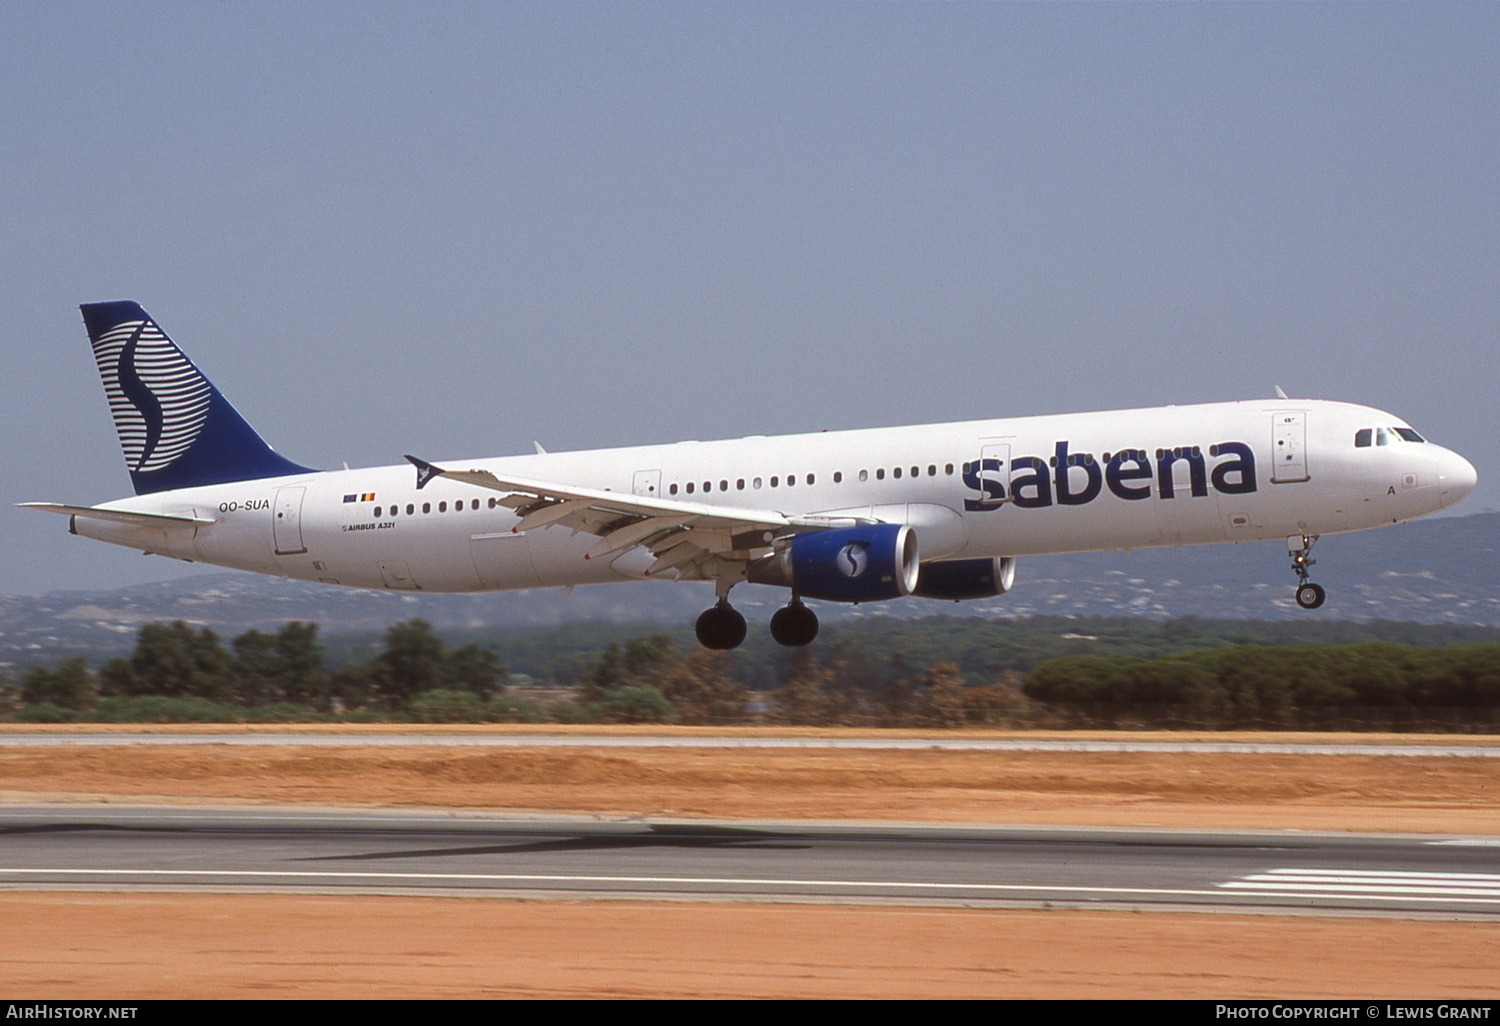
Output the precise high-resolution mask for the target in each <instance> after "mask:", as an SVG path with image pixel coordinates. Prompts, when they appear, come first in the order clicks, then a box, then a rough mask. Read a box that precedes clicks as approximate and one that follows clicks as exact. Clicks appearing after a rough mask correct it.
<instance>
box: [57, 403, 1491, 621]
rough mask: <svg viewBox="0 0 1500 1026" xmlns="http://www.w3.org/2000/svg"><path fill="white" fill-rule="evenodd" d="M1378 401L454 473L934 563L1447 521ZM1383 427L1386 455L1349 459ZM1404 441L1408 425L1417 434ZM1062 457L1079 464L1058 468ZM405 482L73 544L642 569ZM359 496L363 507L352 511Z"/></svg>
mask: <svg viewBox="0 0 1500 1026" xmlns="http://www.w3.org/2000/svg"><path fill="white" fill-rule="evenodd" d="M1398 427H1399V428H1403V429H1404V428H1406V425H1405V422H1404V421H1402V420H1400V419H1399V418H1396V417H1393V416H1392V415H1390V414H1388V413H1382V412H1380V411H1378V410H1374V409H1371V408H1369V407H1365V406H1357V405H1352V404H1348V403H1339V402H1328V401H1320V400H1282V399H1277V400H1267V401H1245V402H1232V403H1213V404H1205V405H1199V406H1171V407H1163V408H1159V409H1143V410H1125V411H1114V412H1103V413H1083V414H1069V415H1062V416H1047V417H1025V418H1016V419H1009V420H986V421H969V422H964V423H952V424H933V425H923V426H916V427H899V428H881V429H871V430H859V431H839V432H823V433H819V434H806V435H787V436H781V437H750V438H740V439H732V440H725V441H716V442H678V443H675V444H671V445H654V446H642V447H637V448H621V449H603V450H595V451H590V452H571V453H539V454H536V455H525V456H508V457H497V458H491V459H477V460H457V461H445V463H446V465H448V466H450V467H453V468H460V467H461V468H463V469H466V470H467V469H483V470H489V471H491V472H493V473H494V474H496V475H497V476H500V477H514V478H529V479H536V480H546V481H561V482H570V483H572V484H575V485H578V486H584V487H590V488H595V489H607V490H611V491H616V492H620V493H622V494H632V493H635V494H641V495H649V496H653V497H660V498H663V499H675V500H691V501H693V502H696V503H702V504H707V505H715V504H717V505H723V506H731V507H735V508H739V509H744V508H756V509H765V510H772V511H777V512H779V513H782V514H785V515H788V516H794V515H808V514H834V515H842V516H857V517H868V518H874V519H877V520H884V521H891V522H895V523H905V524H909V525H911V526H912V528H913V530H914V531H915V532H916V535H917V538H918V542H919V545H920V552H921V559H922V560H924V561H928V560H945V559H969V558H977V557H1000V556H1029V555H1040V554H1045V553H1060V552H1085V551H1101V550H1111V549H1131V548H1145V547H1151V546H1168V545H1200V544H1209V543H1214V542H1237V541H1257V540H1265V539H1271V538H1286V537H1288V536H1294V535H1308V536H1313V535H1322V534H1333V533H1337V532H1342V531H1358V530H1364V529H1366V528H1372V527H1379V526H1382V525H1385V524H1391V523H1399V522H1402V521H1406V520H1411V519H1414V518H1416V517H1420V516H1424V515H1426V514H1429V513H1434V512H1437V511H1438V510H1441V509H1443V508H1445V507H1447V506H1451V505H1452V504H1454V503H1455V502H1457V501H1459V500H1460V499H1462V498H1463V497H1464V496H1465V495H1467V494H1468V493H1469V491H1471V490H1472V489H1473V487H1474V484H1475V472H1474V468H1473V467H1472V466H1471V465H1470V464H1469V463H1468V462H1467V461H1466V460H1464V459H1463V458H1462V457H1461V456H1459V455H1457V454H1456V453H1453V452H1451V451H1449V450H1447V449H1444V448H1442V447H1440V446H1437V445H1434V444H1431V443H1429V442H1422V441H1412V440H1409V439H1404V438H1402V437H1401V435H1399V434H1397V433H1396V432H1395V431H1394V430H1392V429H1394V428H1398ZM1364 429H1373V430H1374V431H1378V432H1379V435H1378V436H1376V435H1374V434H1372V435H1370V436H1367V437H1370V438H1372V439H1373V438H1376V437H1378V438H1379V439H1380V440H1381V442H1382V443H1384V444H1375V443H1374V442H1373V441H1372V442H1371V444H1367V445H1363V446H1358V445H1356V433H1357V432H1360V431H1362V430H1364ZM1408 433H1409V429H1408ZM1059 456H1061V457H1062V459H1063V461H1064V462H1065V463H1067V464H1070V465H1068V466H1065V467H1062V468H1059V467H1057V466H1056V465H1055V464H1056V462H1057V461H1058V457H1059ZM416 484H417V482H416V474H415V472H414V469H413V468H412V467H411V466H406V465H400V466H389V467H377V468H372V469H366V470H339V471H325V472H318V473H307V474H298V475H294V476H288V477H278V478H268V479H261V480H255V481H246V482H242V483H238V484H226V485H213V486H206V487H198V488H188V489H182V490H177V491H169V492H159V493H156V494H151V495H143V496H137V497H134V498H130V499H122V500H119V501H118V502H112V503H107V504H105V506H104V507H103V508H107V509H117V510H129V511H135V512H142V513H158V514H174V515H188V516H194V517H197V518H199V519H200V520H208V521H212V522H211V523H198V524H196V525H192V526H188V527H171V526H168V527H164V528H156V527H144V526H137V525H134V524H124V523H116V522H111V521H105V520H98V519H87V518H84V517H77V518H75V521H74V530H75V531H76V532H77V533H79V534H82V535H86V536H88V537H91V538H97V539H100V540H102V541H108V542H112V543H115V544H119V545H126V546H130V547H132V548H139V549H142V550H145V551H148V552H155V553H160V554H163V555H167V556H173V557H176V558H180V559H188V560H194V561H198V562H204V563H211V564H215V565H218V566H226V567H234V568H237V569H241V570H250V571H254V572H257V573H266V574H275V575H278V576H284V577H293V578H298V579H301V580H309V581H323V582H326V583H329V584H343V585H352V586H355V587H362V588H395V589H422V590H427V591H448V592H467V591H485V590H501V589H515V588H535V587H547V586H556V585H575V584H594V583H603V582H609V581H621V580H629V579H640V578H641V577H643V576H644V573H645V570H646V568H647V567H648V566H650V565H651V563H652V556H651V554H650V553H648V552H646V551H644V550H642V549H626V550H625V551H623V552H617V553H611V554H610V555H609V556H608V557H607V558H602V559H589V558H586V556H587V555H588V553H589V552H590V550H592V549H594V548H595V546H596V545H597V544H598V539H597V538H596V537H594V536H592V535H589V534H586V533H577V534H575V533H574V532H572V531H570V530H569V529H567V528H565V527H547V528H539V529H532V530H528V531H526V532H524V533H516V532H514V531H513V530H512V528H513V527H514V526H515V525H516V524H517V523H518V517H517V514H516V513H515V512H514V511H513V510H512V509H510V508H508V507H506V506H504V505H501V504H499V503H498V502H497V493H496V492H495V491H493V490H488V489H484V488H480V487H476V486H474V485H472V484H467V483H464V482H460V481H454V480H450V479H445V478H437V479H435V480H433V481H431V482H430V483H429V484H428V485H427V486H426V487H425V488H422V489H420V490H419V489H418V488H417V486H416ZM351 497H352V498H351Z"/></svg>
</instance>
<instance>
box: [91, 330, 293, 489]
mask: <svg viewBox="0 0 1500 1026" xmlns="http://www.w3.org/2000/svg"><path fill="white" fill-rule="evenodd" d="M82 310H83V323H84V326H85V327H87V328H88V333H89V342H91V343H92V344H93V347H94V360H95V361H96V362H97V363H98V365H99V376H100V378H102V379H103V381H104V394H105V397H106V398H107V399H108V400H109V411H110V413H111V414H112V415H113V416H114V421H115V431H116V432H117V433H118V434H119V436H120V448H121V449H123V450H124V453H125V463H126V466H127V467H129V469H130V480H131V483H132V484H133V485H135V491H136V494H138V495H145V494H147V493H150V492H162V491H167V490H169V489H173V488H192V487H194V486H196V485H208V484H223V483H225V482H229V481H251V480H255V479H257V478H263V477H281V476H284V475H287V474H301V473H307V472H308V468H307V467H301V466H298V465H297V464H295V463H293V462H291V461H290V460H288V459H286V458H285V457H284V456H281V455H280V454H279V453H277V452H276V451H275V450H274V449H272V448H271V447H270V446H269V445H267V444H266V443H265V441H264V440H263V439H262V438H261V437H260V435H258V434H256V431H255V429H254V428H253V427H251V426H250V424H249V422H247V421H246V420H245V418H244V417H242V416H240V414H239V411H237V410H236V409H235V408H234V407H233V406H231V405H230V404H229V400H227V399H225V398H224V396H223V395H222V394H221V393H220V392H219V390H218V389H217V388H215V387H214V386H213V383H212V382H211V381H209V380H208V378H206V377H204V376H203V372H202V371H200V370H199V369H198V368H197V367H196V366H194V364H193V361H191V360H189V359H188V358H187V355H186V354H184V353H183V351H182V350H181V349H178V348H177V345H176V343H174V342H173V341H172V340H171V339H170V338H168V337H167V334H166V332H164V331H162V330H161V328H160V327H159V326H158V325H157V323H156V322H155V321H154V320H152V319H151V315H150V314H148V313H146V311H145V310H143V309H141V307H140V304H138V303H133V302H129V301H121V302H114V303H87V304H85V305H84V306H83V307H82Z"/></svg>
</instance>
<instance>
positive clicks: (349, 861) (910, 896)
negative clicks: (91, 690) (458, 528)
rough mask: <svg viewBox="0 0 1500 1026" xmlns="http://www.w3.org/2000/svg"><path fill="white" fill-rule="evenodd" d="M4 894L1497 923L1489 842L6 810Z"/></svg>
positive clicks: (1, 836) (133, 809) (1499, 876)
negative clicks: (236, 894)
mask: <svg viewBox="0 0 1500 1026" xmlns="http://www.w3.org/2000/svg"><path fill="white" fill-rule="evenodd" d="M0 888H3V889H6V890H39V889H68V890H76V889H108V890H130V889H141V890H172V891H194V890H213V891H231V890H233V891H238V890H253V891H270V892H281V891H285V892H288V893H299V892H300V893H307V892H317V893H403V894H413V893H416V894H468V895H492V896H497V897H500V896H505V897H515V896H522V897H534V898H541V897H554V898H556V897H563V898H574V899H584V898H603V897H608V898H622V897H624V898H641V899H653V900H660V899H664V898H666V899H676V900H691V901H715V900H753V901H797V902H819V903H824V902H855V903H903V904H940V905H942V904H953V905H964V906H1039V905H1068V906H1080V905H1081V906H1087V907H1134V908H1163V909H1165V908H1217V909H1222V910H1230V909H1237V910H1241V911H1244V910H1255V909H1265V910H1270V909H1276V910H1280V911H1286V910H1301V911H1320V912H1333V913H1347V912H1352V911H1373V912H1379V913H1382V914H1386V915H1390V914H1401V915H1407V914H1441V915H1444V916H1463V917H1475V918H1490V917H1497V916H1500V840H1497V839H1495V838H1480V837H1475V838H1461V837H1447V838H1443V837H1410V836H1391V835H1352V834H1304V833H1293V832H1265V833H1248V832H1214V831H1205V832H1189V831H1146V830H1097V829H1035V828H996V827H970V828H965V827H952V826H919V825H913V826H890V825H880V826H862V825H849V824H812V825H809V824H804V823H796V824H790V823H746V822H739V821H737V822H733V823H730V822H702V821H692V822H681V821H638V820H601V819H586V818H564V817H556V818H536V817H533V818H515V817H505V816H483V815H474V814H466V813H465V814H459V813H447V812H428V811H411V812H393V811H389V810H378V811H376V810H306V809H213V808H184V807H171V808H162V807H142V806H117V807H109V806H94V805H90V806H79V805H66V806H33V805H28V806H13V807H7V808H0Z"/></svg>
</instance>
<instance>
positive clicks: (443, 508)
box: [438, 502, 448, 513]
mask: <svg viewBox="0 0 1500 1026" xmlns="http://www.w3.org/2000/svg"><path fill="white" fill-rule="evenodd" d="M438 512H439V513H446V512H448V504H447V503H446V502H440V503H438Z"/></svg>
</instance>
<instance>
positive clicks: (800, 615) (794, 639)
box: [771, 599, 818, 648]
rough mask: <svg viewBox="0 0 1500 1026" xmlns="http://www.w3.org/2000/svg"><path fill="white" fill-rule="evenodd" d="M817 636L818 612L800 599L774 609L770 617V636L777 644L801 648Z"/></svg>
mask: <svg viewBox="0 0 1500 1026" xmlns="http://www.w3.org/2000/svg"><path fill="white" fill-rule="evenodd" d="M817 636H818V614H817V613H814V612H813V611H812V610H811V609H808V608H807V607H806V606H804V605H803V604H802V602H801V600H800V599H793V600H792V604H791V605H789V606H784V607H782V608H781V609H778V610H776V613H775V615H773V616H772V617H771V637H773V638H775V639H776V643H777V644H778V645H785V646H786V647H787V648H801V647H802V646H803V645H808V644H811V643H812V640H813V638H816V637H817Z"/></svg>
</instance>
